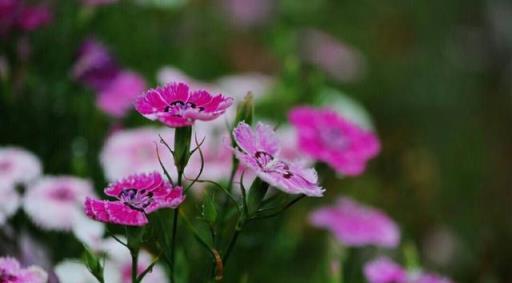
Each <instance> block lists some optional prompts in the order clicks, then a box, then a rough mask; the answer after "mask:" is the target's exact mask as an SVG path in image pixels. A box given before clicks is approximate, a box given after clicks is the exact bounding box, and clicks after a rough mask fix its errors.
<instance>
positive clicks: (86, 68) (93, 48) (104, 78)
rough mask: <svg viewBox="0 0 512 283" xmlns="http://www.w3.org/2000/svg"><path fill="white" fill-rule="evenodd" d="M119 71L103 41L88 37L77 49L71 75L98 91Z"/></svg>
mask: <svg viewBox="0 0 512 283" xmlns="http://www.w3.org/2000/svg"><path fill="white" fill-rule="evenodd" d="M119 72H120V67H119V65H118V64H117V62H116V60H115V59H114V57H113V56H112V54H110V52H109V51H108V50H107V48H106V47H105V46H104V45H103V43H101V42H99V41H97V40H96V39H94V38H89V39H87V40H85V41H84V42H83V43H82V45H81V46H80V49H79V50H78V54H77V59H76V62H75V64H74V65H73V69H72V76H73V78H74V79H75V80H77V81H80V82H82V83H84V84H85V85H87V86H88V87H90V88H92V89H94V90H97V91H100V90H102V89H104V88H105V87H106V86H108V85H109V84H110V83H111V82H112V81H113V80H114V79H115V77H116V76H117V75H118V74H119Z"/></svg>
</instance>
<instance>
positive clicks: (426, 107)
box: [0, 0, 512, 283]
mask: <svg viewBox="0 0 512 283" xmlns="http://www.w3.org/2000/svg"><path fill="white" fill-rule="evenodd" d="M26 2H28V3H31V4H34V5H45V6H46V7H47V8H48V9H49V11H50V12H51V15H49V16H48V21H47V22H46V23H45V24H44V26H43V25H42V26H41V27H39V28H37V29H34V30H30V31H18V30H17V31H11V32H3V33H0V34H2V35H0V48H1V49H0V78H1V80H2V88H1V94H0V133H1V134H0V145H2V146H4V145H16V146H20V147H24V148H26V149H28V150H30V151H32V152H33V153H35V154H36V155H37V156H39V157H40V159H41V160H42V163H43V166H44V172H45V173H46V174H54V175H61V174H71V175H77V176H82V177H86V178H90V179H91V180H92V181H93V182H94V184H95V188H96V189H97V190H98V192H100V190H101V189H102V187H103V185H104V184H106V182H107V178H106V177H105V175H104V172H103V170H102V167H101V165H100V161H99V155H100V152H101V150H102V147H103V144H104V141H105V139H106V138H107V136H108V135H109V134H110V133H111V132H112V131H115V129H118V128H134V127H137V126H141V125H147V124H149V123H148V121H147V120H145V119H142V118H141V117H140V116H139V115H137V114H136V113H135V111H133V110H128V111H127V112H126V113H123V115H116V114H112V113H108V111H102V109H98V106H97V101H96V99H97V94H96V91H95V90H94V89H91V88H88V87H86V86H84V84H83V83H81V82H80V79H77V77H76V72H75V73H74V71H73V68H76V67H74V66H75V64H76V62H77V60H78V58H79V56H80V48H81V46H83V43H84V40H87V39H91V38H94V40H96V41H98V42H101V44H103V45H104V47H105V48H106V49H107V50H108V51H109V52H110V53H111V54H112V56H113V57H114V58H115V60H116V64H119V65H121V66H123V68H125V69H129V70H132V71H133V72H136V73H138V74H139V75H140V76H141V77H142V78H143V80H144V81H145V86H147V87H154V86H156V85H158V84H160V83H162V82H163V81H166V78H169V77H171V78H177V77H180V76H181V77H183V78H187V79H189V80H191V81H194V82H196V83H197V84H198V85H200V84H204V85H210V86H212V85H215V87H219V89H221V90H224V91H225V92H230V93H227V94H228V95H234V96H236V97H242V96H243V95H244V94H245V92H246V91H247V89H251V90H253V91H254V92H255V95H259V94H261V99H260V98H259V97H257V102H258V104H257V106H256V112H257V115H258V117H259V118H261V119H266V120H275V121H278V122H283V121H286V115H287V111H288V109H290V108H291V107H292V106H294V105H300V104H315V105H320V104H322V103H327V104H331V105H335V104H336V103H338V102H337V101H338V100H339V99H342V101H344V100H343V99H345V100H347V99H348V100H350V101H357V103H358V104H360V105H361V106H362V107H363V108H364V109H366V110H365V112H364V113H365V114H364V115H363V116H365V118H366V119H367V121H371V122H368V123H371V125H372V127H373V128H375V129H376V131H377V133H378V135H379V137H380V139H381V142H382V151H381V154H380V155H379V156H378V157H377V158H375V159H374V160H372V161H370V163H369V167H368V170H367V171H366V173H365V174H363V175H362V176H359V177H356V178H338V177H337V176H334V175H330V176H328V177H327V178H326V179H325V180H323V183H324V185H325V187H326V188H327V197H325V198H323V199H321V200H318V199H308V200H306V201H304V202H303V204H302V205H299V206H298V207H297V208H296V212H294V213H290V214H286V215H284V216H282V217H280V218H278V219H276V220H274V221H270V222H265V223H261V224H257V225H255V227H251V228H250V230H251V231H252V232H253V233H255V234H257V235H259V234H258V233H261V237H260V238H257V240H254V238H251V237H248V236H246V237H242V238H241V241H240V247H239V249H238V250H237V251H236V255H237V257H236V260H235V261H233V262H232V263H230V264H233V265H232V266H230V268H231V270H232V271H231V273H230V274H228V275H227V276H228V277H227V280H228V281H229V282H244V281H242V280H246V281H245V282H325V281H324V280H323V279H322V276H321V275H320V274H322V272H321V270H323V269H324V268H325V266H324V265H325V262H324V261H325V260H324V258H325V246H326V245H327V244H328V243H327V240H326V234H325V232H322V231H318V230H315V229H313V228H311V227H309V226H308V225H306V224H304V222H305V219H306V217H307V213H308V211H309V210H310V209H311V208H313V207H317V206H320V205H321V204H327V203H332V202H333V201H334V200H335V199H336V197H337V196H339V195H350V196H353V197H355V198H357V199H359V200H361V201H364V202H366V203H369V204H371V205H373V206H375V207H379V208H381V209H382V210H384V211H386V212H387V213H389V215H390V216H391V217H392V218H394V219H395V220H396V221H397V222H398V223H399V224H400V227H401V230H402V239H403V240H402V241H403V243H406V245H407V246H409V247H413V249H414V250H416V251H417V253H418V255H419V258H420V260H421V263H422V265H423V266H425V267H428V268H430V269H432V270H436V271H438V272H441V273H444V274H447V275H449V276H450V277H452V278H453V279H454V280H455V281H457V282H486V283H487V282H489V283H493V282H512V269H511V264H512V245H511V244H510V243H511V242H512V220H511V219H512V218H511V211H510V204H511V201H512V189H511V185H510V184H512V171H511V168H512V128H511V125H512V89H511V87H512V85H511V83H512V68H511V67H512V65H511V63H512V2H510V1H507V0H466V1H459V0H451V1H441V0H431V1H405V0H390V1H367V0H360V1H348V0H309V1H297V0H132V1H129V0H120V1H78V0H73V1H71V0H67V1H56V0H55V1H52V0H48V1H36V2H30V1H28V0H27V1H26ZM95 2H96V3H95ZM100 2H106V3H103V4H101V3H100ZM107 2H112V3H107ZM0 17H4V19H5V15H2V14H1V13H0ZM0 22H1V19H0ZM240 76H242V78H245V79H246V80H245V81H244V82H245V83H247V84H249V85H243V87H240V86H239V85H236V84H235V86H234V87H233V86H232V85H231V87H232V88H231V89H229V87H230V84H229V83H230V82H232V81H230V79H231V80H233V79H240ZM238 83H240V82H238ZM251 83H252V84H251ZM227 89H229V91H227ZM258 92H259V93H258ZM341 103H342V104H343V102H341ZM368 117H371V119H368ZM283 223H286V225H284V224H283ZM33 229H35V228H33ZM271 231H272V232H271ZM269 232H271V233H269ZM247 234H250V233H247ZM269 234H271V235H269ZM45 237H46V238H48V239H50V238H52V237H53V238H52V239H53V240H48V241H47V245H48V249H49V250H50V251H54V252H53V253H52V254H51V257H52V260H54V261H55V262H58V260H60V259H62V258H65V257H69V256H75V257H76V254H75V255H73V253H74V250H73V249H70V250H67V251H66V250H59V249H58V247H59V241H60V239H63V237H64V236H62V235H57V236H55V235H52V236H51V237H50V236H44V237H43V238H45ZM59 237H60V238H59ZM269 239H273V240H272V241H269ZM262 245H263V246H265V247H264V248H262ZM75 250H76V249H75ZM373 252H374V251H372V250H370V251H367V250H362V251H359V252H358V254H357V255H355V256H354V265H357V263H356V262H358V261H361V262H362V261H363V259H364V258H365V255H366V254H368V253H373ZM188 268H189V269H191V270H193V269H194V267H193V266H189V267H188ZM352 278H353V282H363V280H362V276H361V271H360V270H355V271H354V275H353V277H352ZM193 281H194V280H193V279H191V281H190V282H193Z"/></svg>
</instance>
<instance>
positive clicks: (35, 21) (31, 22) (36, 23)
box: [18, 5, 52, 31]
mask: <svg viewBox="0 0 512 283" xmlns="http://www.w3.org/2000/svg"><path fill="white" fill-rule="evenodd" d="M51 20H52V13H51V12H50V9H49V8H48V7H47V6H43V5H42V6H29V7H24V8H23V9H22V11H21V14H20V17H19V20H18V25H19V26H20V27H21V29H22V30H25V31H34V30H36V29H38V28H40V27H42V26H44V25H47V24H48V23H49V22H51Z"/></svg>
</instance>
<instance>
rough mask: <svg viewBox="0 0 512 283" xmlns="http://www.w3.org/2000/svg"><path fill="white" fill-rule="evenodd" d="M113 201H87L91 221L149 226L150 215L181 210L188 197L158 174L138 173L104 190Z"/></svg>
mask: <svg viewBox="0 0 512 283" xmlns="http://www.w3.org/2000/svg"><path fill="white" fill-rule="evenodd" d="M105 194H106V195H108V196H111V197H113V198H116V200H114V201H109V200H96V199H92V198H87V199H86V200H85V213H86V214H87V216H89V217H90V218H92V219H94V220H97V221H100V222H105V223H114V224H121V225H127V226H143V225H145V224H147V223H148V218H147V214H150V213H152V212H154V211H156V210H158V209H160V208H164V207H169V208H176V207H178V206H179V205H180V204H181V203H182V202H183V200H184V199H185V196H184V195H183V189H182V188H181V187H172V185H171V184H169V183H167V182H166V181H164V180H163V178H162V176H161V175H160V174H159V173H156V172H154V173H149V174H137V175H131V176H128V177H127V178H125V179H122V180H120V181H117V182H114V183H113V184H111V185H110V186H108V187H107V188H106V189H105Z"/></svg>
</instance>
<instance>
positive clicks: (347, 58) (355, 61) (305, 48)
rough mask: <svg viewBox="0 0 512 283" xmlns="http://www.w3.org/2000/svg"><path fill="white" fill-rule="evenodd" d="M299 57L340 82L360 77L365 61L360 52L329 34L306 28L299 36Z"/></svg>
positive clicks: (363, 71) (362, 73)
mask: <svg viewBox="0 0 512 283" xmlns="http://www.w3.org/2000/svg"><path fill="white" fill-rule="evenodd" d="M300 46H301V50H300V51H301V52H300V53H301V54H300V55H301V57H302V58H303V59H304V60H305V61H306V62H308V63H310V64H313V65H315V66H317V67H318V68H319V69H321V70H322V71H324V72H325V73H326V74H327V75H328V76H329V77H331V78H332V79H335V80H337V81H340V82H351V81H357V80H359V79H361V78H362V77H363V75H364V73H365V69H366V61H365V58H364V56H363V55H362V54H361V52H360V51H359V50H357V49H355V48H353V47H351V46H349V45H348V44H346V43H344V42H341V41H339V40H337V39H336V38H334V37H332V36H331V35H329V34H326V33H324V32H322V31H319V30H315V29H308V30H306V31H305V32H303V33H302V36H301V45H300Z"/></svg>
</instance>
